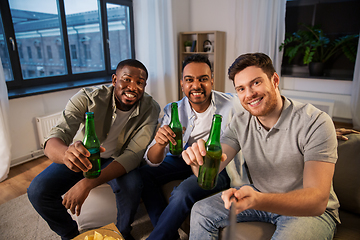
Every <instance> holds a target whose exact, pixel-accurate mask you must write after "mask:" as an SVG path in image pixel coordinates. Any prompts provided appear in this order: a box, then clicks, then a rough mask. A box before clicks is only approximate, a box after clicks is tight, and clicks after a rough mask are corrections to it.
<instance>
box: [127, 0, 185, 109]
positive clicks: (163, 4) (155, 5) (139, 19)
mask: <svg viewBox="0 0 360 240" xmlns="http://www.w3.org/2000/svg"><path fill="white" fill-rule="evenodd" d="M133 3H134V23H135V49H136V53H135V54H136V59H138V60H139V61H141V62H142V63H144V64H145V66H146V67H147V69H148V71H149V79H148V82H147V86H146V90H145V91H146V92H147V93H149V94H150V95H151V96H152V97H153V98H154V99H155V100H156V101H157V102H158V103H159V104H160V107H161V108H163V107H164V106H165V105H166V104H167V103H169V102H172V101H176V100H177V99H178V96H177V95H178V90H177V89H178V81H179V80H178V77H177V67H176V64H177V63H176V60H175V59H176V58H177V55H176V53H177V50H176V49H177V45H176V33H175V31H174V30H173V19H172V16H173V14H172V1H168V0H134V1H133Z"/></svg>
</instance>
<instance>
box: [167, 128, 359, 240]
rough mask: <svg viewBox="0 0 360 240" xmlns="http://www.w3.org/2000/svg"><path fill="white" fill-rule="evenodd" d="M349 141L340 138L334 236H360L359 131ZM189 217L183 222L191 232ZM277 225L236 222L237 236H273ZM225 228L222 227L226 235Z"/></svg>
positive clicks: (171, 185) (256, 239)
mask: <svg viewBox="0 0 360 240" xmlns="http://www.w3.org/2000/svg"><path fill="white" fill-rule="evenodd" d="M347 137H348V138H349V140H348V141H341V140H340V141H339V146H338V161H337V163H336V166H335V174H334V190H335V192H336V194H337V196H338V198H339V201H340V219H341V222H342V223H341V224H340V225H338V227H337V231H336V233H335V236H334V239H342V240H343V239H346V240H347V239H349V240H350V239H351V240H354V239H360V134H350V135H347ZM179 182H180V181H173V182H170V183H168V184H166V185H165V186H164V187H163V191H164V194H165V196H168V197H170V193H171V191H172V189H173V188H174V187H175V186H177V185H178V184H179ZM189 219H190V218H188V219H187V220H186V221H185V222H184V223H183V224H182V226H181V228H182V230H184V231H185V232H186V233H189V229H190V222H189ZM274 230H275V225H273V224H271V223H262V222H246V223H237V225H236V231H237V238H236V239H244V240H245V239H246V240H260V239H261V240H263V239H270V238H271V236H272V234H273V232H274ZM225 232H226V228H225V229H222V230H221V236H220V239H221V238H224V234H225Z"/></svg>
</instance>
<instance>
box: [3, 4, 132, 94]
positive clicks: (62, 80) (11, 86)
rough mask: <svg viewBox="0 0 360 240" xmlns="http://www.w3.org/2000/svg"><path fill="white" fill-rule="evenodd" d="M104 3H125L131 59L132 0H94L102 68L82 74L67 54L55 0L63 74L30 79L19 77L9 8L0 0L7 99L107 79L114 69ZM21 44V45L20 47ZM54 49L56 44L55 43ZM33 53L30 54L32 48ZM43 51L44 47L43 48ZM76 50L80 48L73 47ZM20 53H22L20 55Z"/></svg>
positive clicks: (63, 17)
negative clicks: (8, 69) (8, 71)
mask: <svg viewBox="0 0 360 240" xmlns="http://www.w3.org/2000/svg"><path fill="white" fill-rule="evenodd" d="M106 3H113V4H118V5H125V6H127V7H129V13H130V14H129V15H130V16H129V26H130V39H131V41H130V44H131V52H130V54H131V58H135V40H134V19H133V2H132V0H98V5H99V14H100V19H99V20H100V27H101V28H102V34H103V36H102V40H103V57H104V64H105V69H104V70H101V71H94V72H85V73H73V72H72V67H71V54H70V46H69V39H68V33H67V23H66V15H65V6H64V0H57V5H58V11H59V18H60V32H61V37H62V38H63V39H62V41H63V47H64V55H65V56H63V59H64V60H65V63H66V64H65V68H66V69H67V72H68V73H67V74H66V75H57V76H52V75H49V76H46V77H35V78H31V79H24V78H23V76H22V69H21V64H20V58H19V53H18V51H19V49H18V46H17V41H16V37H15V30H14V27H13V24H12V17H11V10H10V5H9V2H8V0H5V1H0V11H1V17H2V21H3V23H7V24H3V25H4V26H3V27H4V39H6V40H5V41H7V44H6V45H7V48H8V52H9V57H10V62H11V66H12V72H13V78H14V80H12V81H6V84H7V88H8V96H9V99H11V98H19V97H24V96H30V95H36V94H42V93H46V92H54V91H59V90H65V89H71V88H75V87H81V86H88V85H94V84H103V83H109V82H111V75H112V74H113V73H114V70H111V65H110V51H109V45H108V39H109V34H108V26H107V15H106ZM10 37H12V38H13V39H14V44H15V50H13V49H12V44H11V42H9V38H10ZM23 47H24V46H22V48H23ZM56 47H57V49H56V50H57V51H59V50H58V48H59V46H57V45H56ZM33 50H34V51H35V55H36V56H34V51H33ZM31 51H32V57H33V59H34V57H35V58H36V57H37V52H36V47H35V45H34V46H33V49H31ZM41 51H42V58H44V57H46V52H44V50H43V49H41ZM45 51H46V50H45ZM76 51H80V49H76ZM23 55H24V54H23Z"/></svg>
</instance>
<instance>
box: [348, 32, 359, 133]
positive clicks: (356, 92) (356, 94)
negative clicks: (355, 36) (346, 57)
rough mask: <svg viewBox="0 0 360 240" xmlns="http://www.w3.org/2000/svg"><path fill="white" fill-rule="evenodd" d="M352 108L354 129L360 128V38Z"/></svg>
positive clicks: (353, 84) (352, 93)
mask: <svg viewBox="0 0 360 240" xmlns="http://www.w3.org/2000/svg"><path fill="white" fill-rule="evenodd" d="M350 108H351V109H350V110H351V115H352V121H353V127H354V129H357V130H360V38H359V44H358V50H357V55H356V62H355V70H354V78H353V83H352V92H351V103H350Z"/></svg>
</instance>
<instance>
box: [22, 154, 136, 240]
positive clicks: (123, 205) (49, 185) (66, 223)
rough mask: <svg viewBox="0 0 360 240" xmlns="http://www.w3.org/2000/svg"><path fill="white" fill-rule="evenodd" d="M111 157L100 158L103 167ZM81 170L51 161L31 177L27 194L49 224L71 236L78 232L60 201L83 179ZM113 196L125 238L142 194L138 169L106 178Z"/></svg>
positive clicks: (110, 160)
mask: <svg viewBox="0 0 360 240" xmlns="http://www.w3.org/2000/svg"><path fill="white" fill-rule="evenodd" d="M112 161H113V159H112V158H109V159H102V168H104V167H105V166H107V165H108V164H109V163H110V162H112ZM83 178H84V177H83V174H82V172H79V173H76V172H73V171H71V170H70V169H68V168H67V167H66V166H65V165H63V164H56V163H52V164H51V165H50V166H49V167H47V168H46V169H45V170H44V171H43V172H41V173H40V174H39V175H38V176H36V177H35V178H34V180H33V181H32V182H31V184H30V186H29V188H28V197H29V200H30V202H31V204H32V205H33V207H34V208H35V210H36V211H37V212H38V213H39V214H40V215H41V217H42V218H43V219H44V220H45V221H46V222H47V223H48V225H49V226H50V228H51V229H52V230H53V231H54V232H56V233H57V234H58V235H60V236H61V237H62V239H71V238H74V237H75V236H77V235H78V234H79V231H78V226H77V223H76V222H75V221H74V220H73V219H72V218H71V216H70V215H69V214H68V212H67V209H66V208H65V207H64V206H63V205H62V197H61V196H62V195H63V194H65V193H66V192H67V191H68V190H69V189H70V188H71V187H72V186H74V185H75V184H76V183H77V182H78V181H80V180H81V179H83ZM108 184H109V185H110V186H111V188H112V190H113V192H114V194H115V196H116V206H117V209H118V211H117V224H116V226H117V228H118V229H119V230H120V232H121V233H122V235H123V236H124V237H125V238H126V236H128V235H129V234H130V231H131V226H130V225H131V223H132V222H133V221H134V215H135V213H136V210H137V207H138V204H139V202H138V203H137V204H136V203H134V200H136V199H140V195H141V187H142V183H141V177H140V176H139V172H138V171H130V172H129V173H127V174H125V175H123V176H121V177H119V178H116V179H113V180H111V181H109V182H108Z"/></svg>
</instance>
